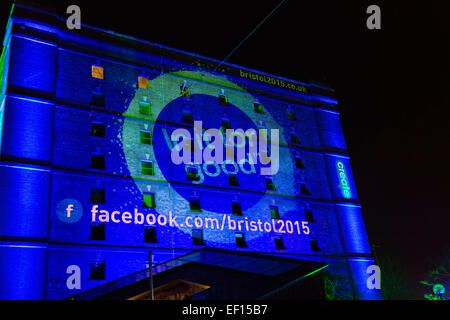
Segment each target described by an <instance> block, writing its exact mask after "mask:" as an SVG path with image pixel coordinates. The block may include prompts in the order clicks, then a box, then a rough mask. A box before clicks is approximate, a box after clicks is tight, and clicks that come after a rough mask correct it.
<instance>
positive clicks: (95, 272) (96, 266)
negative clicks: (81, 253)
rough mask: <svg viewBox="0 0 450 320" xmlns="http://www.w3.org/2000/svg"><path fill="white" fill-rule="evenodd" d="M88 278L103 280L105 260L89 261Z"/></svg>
mask: <svg viewBox="0 0 450 320" xmlns="http://www.w3.org/2000/svg"><path fill="white" fill-rule="evenodd" d="M89 280H105V261H102V262H91V274H90V277H89Z"/></svg>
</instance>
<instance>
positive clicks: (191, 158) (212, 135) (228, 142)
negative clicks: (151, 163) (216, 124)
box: [162, 121, 280, 175]
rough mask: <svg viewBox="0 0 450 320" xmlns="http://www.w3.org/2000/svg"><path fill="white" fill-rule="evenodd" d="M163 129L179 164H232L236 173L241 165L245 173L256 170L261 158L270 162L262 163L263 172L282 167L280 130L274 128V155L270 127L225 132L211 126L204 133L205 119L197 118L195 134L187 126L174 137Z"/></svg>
mask: <svg viewBox="0 0 450 320" xmlns="http://www.w3.org/2000/svg"><path fill="white" fill-rule="evenodd" d="M162 131H163V134H164V136H165V139H166V142H167V144H168V146H169V148H170V150H171V154H170V157H171V160H172V162H173V163H174V164H176V165H179V164H182V163H183V164H185V165H200V164H203V166H204V169H206V166H208V165H210V164H211V165H215V166H216V165H222V167H224V166H225V165H226V164H230V165H234V166H235V171H236V172H237V171H238V165H239V167H240V169H241V170H242V171H243V172H246V171H249V170H250V172H253V173H256V172H255V167H254V165H255V164H257V163H258V159H259V162H260V164H262V165H267V166H261V168H260V174H261V175H274V174H276V173H277V172H278V169H279V168H280V163H279V130H278V129H271V130H270V155H269V149H268V142H269V139H268V138H269V137H268V130H267V129H258V133H257V132H256V130H255V129H247V130H246V131H244V130H243V129H226V130H225V133H224V132H223V131H221V130H219V129H207V130H205V131H204V132H203V129H202V121H194V132H193V137H192V135H191V133H190V132H189V131H188V130H187V129H184V128H178V129H176V130H174V131H173V132H172V134H171V136H170V139H169V136H168V133H167V131H166V130H165V129H163V130H162ZM180 140H181V141H180ZM173 143H175V144H173ZM204 143H205V144H206V145H204ZM247 146H248V148H247ZM235 151H236V154H235ZM244 164H248V165H250V169H245V168H244ZM224 171H225V170H224ZM216 172H217V171H216ZM246 173H247V172H246Z"/></svg>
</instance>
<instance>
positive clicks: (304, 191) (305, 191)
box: [300, 183, 312, 196]
mask: <svg viewBox="0 0 450 320" xmlns="http://www.w3.org/2000/svg"><path fill="white" fill-rule="evenodd" d="M300 192H301V194H303V195H305V196H310V195H312V193H311V192H310V191H309V190H308V187H307V186H306V184H304V183H300Z"/></svg>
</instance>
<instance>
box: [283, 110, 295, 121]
mask: <svg viewBox="0 0 450 320" xmlns="http://www.w3.org/2000/svg"><path fill="white" fill-rule="evenodd" d="M286 116H287V119H288V120H290V121H297V118H296V117H295V113H294V111H293V110H288V111H287V112H286Z"/></svg>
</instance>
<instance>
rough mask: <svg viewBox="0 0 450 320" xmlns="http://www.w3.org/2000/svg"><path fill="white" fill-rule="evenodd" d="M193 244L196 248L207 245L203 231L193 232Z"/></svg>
mask: <svg viewBox="0 0 450 320" xmlns="http://www.w3.org/2000/svg"><path fill="white" fill-rule="evenodd" d="M192 244H193V245H196V246H203V245H205V241H204V240H203V230H201V229H193V230H192Z"/></svg>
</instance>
